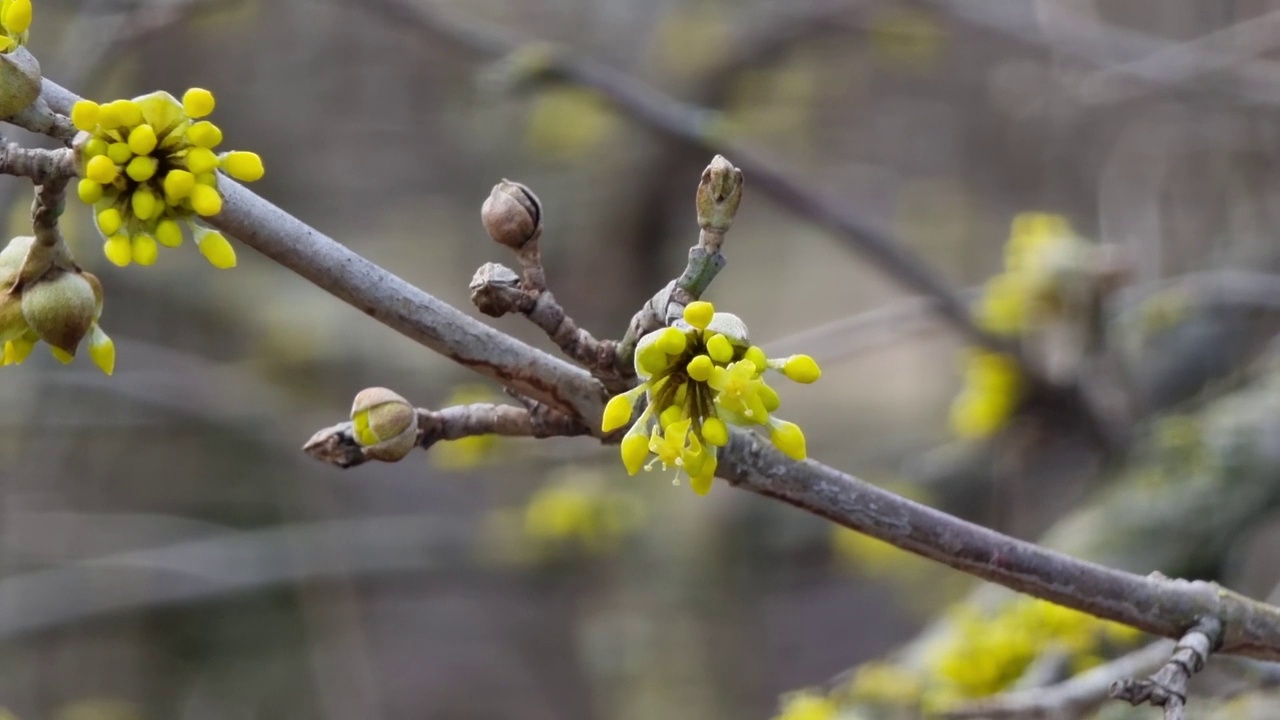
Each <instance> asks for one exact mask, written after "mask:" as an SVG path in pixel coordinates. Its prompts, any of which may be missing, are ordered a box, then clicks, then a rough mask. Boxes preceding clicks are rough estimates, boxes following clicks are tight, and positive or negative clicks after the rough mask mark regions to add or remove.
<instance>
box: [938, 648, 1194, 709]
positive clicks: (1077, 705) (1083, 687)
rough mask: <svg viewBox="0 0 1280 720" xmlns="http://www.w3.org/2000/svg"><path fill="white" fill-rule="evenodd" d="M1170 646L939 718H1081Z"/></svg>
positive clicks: (1152, 666) (1153, 666) (1151, 667)
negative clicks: (1122, 680)
mask: <svg viewBox="0 0 1280 720" xmlns="http://www.w3.org/2000/svg"><path fill="white" fill-rule="evenodd" d="M1172 647H1173V646H1172V645H1171V644H1170V642H1169V641H1168V640H1161V641H1159V642H1154V643H1151V644H1150V645H1147V646H1146V647H1143V648H1141V649H1139V650H1135V651H1133V652H1131V653H1129V654H1127V655H1122V656H1120V657H1118V658H1116V659H1115V660H1112V661H1111V662H1109V663H1106V664H1104V665H1099V666H1098V667H1096V668H1093V669H1092V670H1088V671H1086V672H1083V673H1080V674H1079V675H1076V676H1075V677H1072V678H1070V679H1068V680H1065V681H1063V682H1061V683H1058V684H1057V685H1051V686H1049V687H1039V688H1028V689H1026V690H1017V691H1014V692H1008V693H1004V694H1002V695H996V696H995V697H990V698H982V699H981V700H974V701H972V702H968V703H965V704H963V705H961V706H959V707H955V708H952V709H951V710H948V711H947V712H945V713H943V714H942V717H944V718H947V719H948V720H967V719H970V718H983V719H984V720H1003V719H1004V718H1009V719H1010V720H1015V719H1016V720H1036V719H1037V718H1040V719H1043V720H1067V718H1078V717H1083V716H1084V714H1085V713H1087V712H1089V711H1090V710H1092V709H1093V708H1095V707H1097V706H1099V705H1101V704H1102V703H1103V702H1105V701H1106V699H1107V692H1108V690H1109V689H1110V687H1111V684H1112V683H1114V682H1116V681H1117V680H1120V679H1122V678H1126V677H1130V676H1133V675H1141V674H1144V673H1148V672H1151V671H1153V670H1155V669H1156V668H1158V667H1160V665H1161V664H1162V663H1164V661H1165V660H1166V659H1167V658H1168V657H1169V651H1170V650H1171V649H1172Z"/></svg>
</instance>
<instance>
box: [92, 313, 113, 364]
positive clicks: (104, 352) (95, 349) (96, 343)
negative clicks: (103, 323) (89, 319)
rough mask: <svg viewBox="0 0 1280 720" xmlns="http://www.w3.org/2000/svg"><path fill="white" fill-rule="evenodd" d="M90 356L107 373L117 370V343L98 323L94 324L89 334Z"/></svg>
mask: <svg viewBox="0 0 1280 720" xmlns="http://www.w3.org/2000/svg"><path fill="white" fill-rule="evenodd" d="M89 357H90V358H92V359H93V364H94V365H97V366H98V367H99V368H101V369H102V372H104V373H106V374H107V375H110V374H112V373H113V372H115V370H116V344H115V343H114V342H112V341H111V338H109V337H107V334H106V333H105V332H103V331H102V328H101V327H99V326H98V324H97V323H94V324H93V331H92V334H91V335H90V336H89Z"/></svg>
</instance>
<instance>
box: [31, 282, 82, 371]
mask: <svg viewBox="0 0 1280 720" xmlns="http://www.w3.org/2000/svg"><path fill="white" fill-rule="evenodd" d="M95 305H96V303H95V301H94V294H93V286H92V285H90V284H89V281H88V280H85V279H84V278H83V277H81V275H80V274H79V273H74V272H66V271H59V270H55V271H53V272H51V273H49V274H48V275H46V276H45V277H43V278H40V280H39V281H37V282H35V283H33V284H31V285H28V286H26V287H23V288H22V317H23V318H24V319H25V320H26V321H27V325H29V326H30V327H31V329H32V330H34V331H35V333H36V335H37V336H39V338H40V339H41V340H43V341H45V342H46V343H48V344H49V345H52V346H53V347H55V348H58V349H59V350H62V351H63V352H65V353H67V354H68V355H72V356H74V355H75V354H76V347H77V346H79V345H80V340H81V339H82V338H84V336H85V333H87V332H89V327H90V326H91V325H93V314H94V306H95Z"/></svg>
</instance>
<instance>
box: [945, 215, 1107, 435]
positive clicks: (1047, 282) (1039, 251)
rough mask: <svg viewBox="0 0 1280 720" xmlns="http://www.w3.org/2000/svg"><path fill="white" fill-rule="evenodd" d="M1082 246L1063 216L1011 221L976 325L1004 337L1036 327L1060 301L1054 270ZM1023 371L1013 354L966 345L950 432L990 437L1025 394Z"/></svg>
mask: <svg viewBox="0 0 1280 720" xmlns="http://www.w3.org/2000/svg"><path fill="white" fill-rule="evenodd" d="M1082 247H1084V244H1083V241H1081V240H1080V238H1079V237H1078V236H1077V235H1076V233H1075V231H1074V230H1072V228H1071V223H1070V221H1068V220H1067V219H1066V218H1065V217H1063V216H1061V215H1053V214H1050V213H1043V212H1024V213H1019V214H1018V215H1016V216H1014V218H1013V221H1012V222H1011V223H1010V228H1009V240H1008V242H1007V243H1005V252H1004V270H1003V271H1002V272H1001V273H999V274H997V275H995V276H994V277H992V278H991V279H989V280H988V281H987V282H986V284H985V285H984V286H983V291H982V295H981V297H979V298H978V302H977V304H976V306H975V308H974V320H975V321H976V322H977V323H978V325H979V326H980V327H981V328H982V329H984V330H986V331H988V332H990V333H992V334H994V335H999V336H1002V337H1009V338H1016V337H1018V336H1020V335H1022V334H1023V333H1025V332H1027V331H1029V330H1031V329H1034V328H1035V327H1036V326H1037V325H1038V324H1039V323H1040V322H1041V321H1042V320H1043V319H1044V318H1045V317H1047V315H1048V313H1050V312H1052V311H1053V310H1054V309H1055V308H1056V307H1058V306H1059V305H1060V302H1059V301H1058V298H1057V297H1056V296H1055V273H1056V272H1057V268H1058V267H1059V266H1061V265H1062V264H1063V261H1064V260H1065V259H1068V258H1070V257H1072V256H1073V254H1074V253H1076V252H1078V251H1079V250H1080V249H1081V248H1082ZM1023 389H1024V388H1023V381H1022V375H1021V373H1020V372H1019V370H1018V367H1017V364H1016V363H1015V362H1014V360H1013V358H1011V357H1009V356H1007V355H1003V354H1000V353H995V352H991V351H989V350H977V349H969V350H967V351H966V357H965V365H964V386H963V388H962V389H961V391H960V394H959V395H958V396H956V399H955V400H954V401H953V402H952V404H951V415H950V419H949V422H950V425H951V430H952V432H954V433H955V434H956V435H957V436H958V437H960V438H963V439H966V440H977V439H982V438H986V437H990V436H991V435H994V434H995V433H996V432H997V431H999V430H1000V429H1001V428H1002V427H1004V426H1005V425H1006V424H1007V423H1008V422H1009V419H1010V418H1011V417H1013V414H1014V412H1015V411H1016V410H1017V408H1018V405H1019V403H1021V401H1022V395H1023Z"/></svg>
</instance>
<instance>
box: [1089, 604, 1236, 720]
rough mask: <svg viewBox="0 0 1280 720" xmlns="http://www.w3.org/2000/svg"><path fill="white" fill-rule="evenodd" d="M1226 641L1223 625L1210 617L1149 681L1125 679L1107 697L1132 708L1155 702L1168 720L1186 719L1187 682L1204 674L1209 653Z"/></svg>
mask: <svg viewBox="0 0 1280 720" xmlns="http://www.w3.org/2000/svg"><path fill="white" fill-rule="evenodd" d="M1221 642H1222V622H1221V621H1220V620H1218V618H1216V617H1212V616H1210V617H1206V618H1203V619H1201V620H1200V622H1197V623H1196V625H1195V627H1193V628H1191V629H1190V630H1188V631H1187V634H1186V635H1184V636H1183V637H1182V639H1181V640H1179V641H1178V645H1177V647H1175V648H1174V649H1173V657H1171V658H1169V661H1168V662H1166V663H1165V664H1164V666H1163V667H1161V668H1160V669H1159V670H1157V671H1156V672H1155V674H1154V675H1152V676H1151V677H1148V678H1146V679H1145V680H1133V679H1124V680H1117V681H1116V682H1114V683H1112V684H1111V687H1110V688H1109V689H1108V690H1107V694H1109V695H1110V696H1111V697H1113V698H1116V699H1117V700H1124V701H1125V702H1127V703H1129V704H1130V705H1141V704H1143V703H1151V704H1152V705H1158V706H1160V707H1163V708H1164V717H1165V720H1183V717H1184V716H1183V712H1182V709H1183V707H1184V706H1186V704H1187V681H1189V680H1190V679H1191V676H1192V675H1195V674H1196V673H1198V672H1200V670H1201V669H1203V668H1204V664H1205V663H1206V662H1208V660H1209V653H1211V652H1213V651H1214V650H1217V649H1218V645H1219V644H1220V643H1221Z"/></svg>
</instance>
